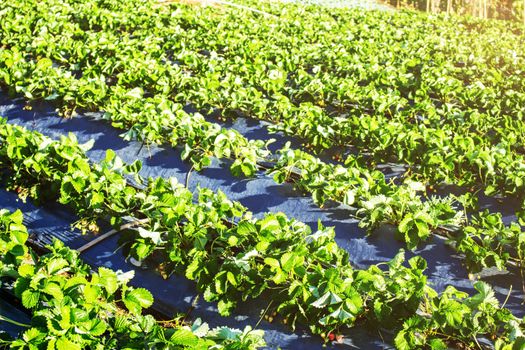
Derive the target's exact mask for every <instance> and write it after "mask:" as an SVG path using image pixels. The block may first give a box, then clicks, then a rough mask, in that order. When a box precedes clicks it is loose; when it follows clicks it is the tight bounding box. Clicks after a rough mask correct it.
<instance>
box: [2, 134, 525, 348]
mask: <svg viewBox="0 0 525 350" xmlns="http://www.w3.org/2000/svg"><path fill="white" fill-rule="evenodd" d="M86 147H88V146H86V145H79V144H78V143H77V142H76V140H75V138H74V137H73V135H70V136H69V137H62V139H61V140H60V141H52V140H50V139H49V138H46V137H44V136H42V135H40V134H38V133H36V132H31V131H27V130H25V129H23V128H20V127H16V126H11V125H7V124H4V125H2V128H0V167H1V168H2V169H3V172H4V174H6V176H4V179H3V182H4V183H5V184H6V185H7V187H8V188H12V189H14V190H16V191H17V192H18V193H19V195H21V196H22V197H27V196H30V197H31V198H33V199H35V200H36V201H46V202H47V201H50V200H57V201H59V202H61V203H63V204H66V205H68V206H69V207H70V208H72V209H73V210H74V211H75V213H77V214H78V215H79V217H80V218H81V220H80V222H79V225H81V226H82V227H84V228H86V229H89V228H90V227H91V228H93V227H95V226H96V223H97V220H98V219H101V218H104V219H109V220H110V221H111V222H112V223H113V224H119V223H120V222H122V220H123V218H124V217H125V216H131V217H134V218H135V219H136V220H141V222H142V223H143V226H142V227H140V228H138V229H137V230H136V231H134V232H132V233H130V234H128V235H126V237H125V239H126V240H127V242H128V248H129V254H130V255H131V256H133V257H134V258H135V259H137V260H139V261H143V260H145V259H148V261H153V262H156V263H157V265H158V268H159V270H160V271H162V273H163V274H164V275H169V274H170V273H179V274H184V275H185V276H186V277H187V278H189V279H191V280H194V281H196V283H197V286H198V288H199V290H200V291H202V293H203V294H204V297H205V299H206V300H208V301H217V302H218V307H219V311H220V313H221V314H223V315H229V314H230V313H231V312H232V311H233V310H234V308H235V306H236V304H237V303H238V302H239V301H241V300H242V301H245V300H248V299H253V298H258V297H262V296H264V297H265V299H266V300H271V302H270V304H269V305H268V312H269V313H271V314H273V313H276V314H278V315H279V316H280V319H281V320H282V321H283V322H286V323H288V324H290V325H291V326H292V327H295V325H296V324H298V325H299V324H302V325H306V326H308V327H309V328H310V329H311V330H312V332H313V333H315V334H321V335H325V336H326V335H327V334H340V332H343V331H344V330H345V329H346V328H349V327H352V326H355V325H356V324H365V325H367V326H370V327H381V328H387V329H394V330H396V331H397V332H398V333H397V335H396V340H395V342H396V346H397V347H398V348H400V349H414V348H421V347H428V348H430V347H432V348H434V349H445V348H446V347H447V346H448V345H453V346H464V347H467V348H470V347H475V346H476V343H477V342H478V341H481V339H485V338H487V339H486V341H489V342H490V343H492V344H493V345H494V346H497V348H498V349H512V347H513V346H515V347H519V346H521V345H520V344H522V343H521V342H522V341H523V340H522V338H521V334H522V329H523V326H524V325H523V320H520V319H518V318H516V317H514V316H512V314H511V313H510V311H509V310H507V309H505V308H504V307H501V306H500V305H499V303H498V301H497V300H496V299H495V297H494V292H493V291H492V289H491V288H490V287H489V286H488V285H487V284H486V283H484V282H476V283H475V285H474V286H475V288H476V290H477V292H476V294H475V295H474V296H468V295H467V294H465V293H462V292H459V291H457V290H455V289H454V288H453V287H448V288H447V289H446V291H445V292H443V293H441V294H438V293H436V292H435V291H434V290H433V289H432V288H431V287H430V286H429V285H428V284H427V281H426V276H425V275H424V274H423V271H424V270H425V268H426V262H425V261H424V259H422V258H420V257H414V258H412V259H410V260H409V261H408V266H405V265H404V264H403V263H404V254H403V252H400V253H399V254H398V255H397V256H396V257H395V258H394V259H393V260H392V261H390V262H388V263H386V264H383V265H381V264H380V265H373V266H371V267H369V268H368V269H355V268H353V267H352V266H351V264H350V263H349V256H348V253H347V252H345V251H344V250H342V249H341V248H339V247H338V246H337V244H336V243H335V241H334V232H333V229H331V228H325V227H323V226H322V225H319V228H318V230H317V231H315V232H312V231H311V229H310V228H309V227H308V226H307V225H305V224H304V223H302V222H298V221H296V220H293V219H289V218H287V217H286V216H285V215H284V214H282V213H269V214H266V215H265V216H264V217H263V218H261V219H255V218H253V217H252V214H251V213H250V212H249V211H247V210H246V208H244V207H243V206H242V205H241V204H239V203H236V202H232V201H230V200H229V199H228V198H227V197H226V196H225V195H224V194H223V193H221V192H217V193H213V192H212V191H211V190H208V189H199V190H198V191H197V192H196V193H192V192H190V191H189V190H187V189H186V188H185V187H184V186H182V185H180V184H178V183H177V182H176V180H174V179H156V180H153V179H148V180H144V181H143V185H144V189H137V188H136V187H131V186H129V185H128V184H127V180H126V177H127V176H135V177H137V179H138V180H140V178H139V177H138V174H137V171H138V170H139V169H140V163H138V162H136V163H133V164H130V165H126V164H124V163H123V162H122V161H121V160H120V159H119V158H118V157H116V156H115V154H114V152H113V151H110V150H109V151H107V156H106V159H105V160H103V161H101V162H99V163H97V164H93V165H91V164H90V162H89V160H88V158H87V157H86V156H85V153H84V151H85V148H86ZM460 324H461V325H460ZM478 338H479V339H480V340H478Z"/></svg>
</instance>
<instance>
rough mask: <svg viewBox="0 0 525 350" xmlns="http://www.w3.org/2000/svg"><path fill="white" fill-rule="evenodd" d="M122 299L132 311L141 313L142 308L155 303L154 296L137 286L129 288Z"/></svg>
mask: <svg viewBox="0 0 525 350" xmlns="http://www.w3.org/2000/svg"><path fill="white" fill-rule="evenodd" d="M122 301H123V302H124V305H126V307H127V308H128V310H129V311H130V312H131V313H134V314H141V313H142V308H148V307H150V306H151V305H152V304H153V296H152V295H151V293H150V292H149V291H148V290H146V289H144V288H136V289H132V290H128V291H127V292H126V293H125V295H124V298H123V299H122Z"/></svg>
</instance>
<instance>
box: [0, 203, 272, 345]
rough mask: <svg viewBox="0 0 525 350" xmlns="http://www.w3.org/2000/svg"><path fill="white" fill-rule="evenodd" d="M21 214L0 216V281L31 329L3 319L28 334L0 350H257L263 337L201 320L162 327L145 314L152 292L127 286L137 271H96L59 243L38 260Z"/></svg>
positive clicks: (164, 323) (5, 341) (167, 323)
mask: <svg viewBox="0 0 525 350" xmlns="http://www.w3.org/2000/svg"><path fill="white" fill-rule="evenodd" d="M22 220H23V215H22V213H21V212H20V211H16V212H13V213H11V212H9V211H7V210H4V209H2V210H0V267H1V269H0V271H1V272H0V282H1V285H0V286H1V287H2V288H3V289H6V290H10V291H12V293H13V294H14V296H15V297H16V298H18V299H19V300H20V301H21V303H22V305H23V306H24V307H25V308H26V309H27V310H29V312H30V316H31V323H30V324H27V325H25V324H21V323H19V322H16V321H14V320H11V319H8V318H6V317H4V316H2V315H0V320H1V322H11V323H14V324H16V325H18V326H21V327H24V328H27V329H26V330H24V331H23V332H21V334H20V336H19V337H18V338H16V339H12V338H10V337H9V336H3V337H2V340H1V341H0V347H2V348H10V349H57V350H77V349H78V350H80V349H108V348H111V349H158V348H166V349H167V348H169V349H256V348H259V347H262V346H264V345H265V343H264V341H263V339H262V335H263V333H262V332H261V331H254V330H251V328H249V327H247V328H246V329H245V330H244V331H239V330H235V329H230V328H227V327H221V328H216V329H213V330H212V329H210V328H209V327H208V325H207V324H205V323H202V322H201V321H200V320H197V321H196V322H195V323H194V324H192V325H185V324H183V323H182V322H181V321H180V320H179V319H174V320H172V321H161V322H159V321H157V320H155V318H154V317H153V316H151V315H146V314H143V310H144V309H146V308H148V307H150V306H151V305H152V304H153V297H152V295H151V293H150V292H149V291H148V290H146V289H144V288H134V287H131V286H130V285H128V283H129V282H130V280H131V279H132V278H133V275H134V274H133V271H130V272H126V273H124V272H122V271H116V272H115V271H112V270H110V269H108V268H105V267H100V268H98V269H97V270H96V271H92V270H91V268H90V267H89V266H88V265H86V264H85V263H84V262H82V260H81V259H80V258H79V254H78V253H77V252H76V251H74V250H71V249H69V248H67V247H66V246H64V244H63V243H62V242H60V241H58V240H55V241H54V242H53V244H52V245H50V246H48V247H47V249H49V252H48V253H46V254H44V255H42V256H38V255H37V254H35V253H34V252H33V251H32V250H31V248H30V246H29V245H28V232H27V229H26V227H25V226H24V225H23V223H22Z"/></svg>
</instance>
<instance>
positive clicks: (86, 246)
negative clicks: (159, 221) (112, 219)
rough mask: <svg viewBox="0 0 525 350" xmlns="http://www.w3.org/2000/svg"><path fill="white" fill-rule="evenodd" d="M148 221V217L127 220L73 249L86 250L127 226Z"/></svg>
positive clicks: (80, 251) (81, 251)
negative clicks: (127, 221) (125, 222)
mask: <svg viewBox="0 0 525 350" xmlns="http://www.w3.org/2000/svg"><path fill="white" fill-rule="evenodd" d="M148 221H149V218H146V219H141V220H135V221H132V222H129V223H127V224H124V225H122V226H120V227H119V228H118V229H112V230H110V231H108V232H106V233H104V234H103V235H100V236H97V238H95V239H93V240H91V241H89V242H88V243H86V244H84V245H83V246H82V247H80V248H77V249H75V250H77V251H78V252H79V253H83V252H85V251H86V250H88V249H90V248H91V247H93V246H95V245H97V244H99V243H100V242H102V241H104V240H106V239H108V238H109V237H112V236H114V235H115V234H117V233H119V232H121V231H124V230H127V229H128V228H132V227H135V226H138V225H142V224H145V223H147V222H148Z"/></svg>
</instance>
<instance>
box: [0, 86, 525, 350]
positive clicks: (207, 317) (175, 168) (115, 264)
mask: <svg viewBox="0 0 525 350" xmlns="http://www.w3.org/2000/svg"><path fill="white" fill-rule="evenodd" d="M23 106H24V101H23V100H18V99H17V100H12V99H9V98H8V97H7V96H6V95H5V94H3V95H2V94H0V116H3V117H7V118H8V122H9V123H13V124H17V125H21V126H24V127H26V128H28V129H32V130H36V131H39V132H41V133H42V134H45V135H47V136H50V137H52V138H55V139H58V138H59V137H60V135H66V134H67V133H69V132H72V133H74V134H75V135H76V136H77V138H78V140H79V142H87V141H89V140H90V139H94V141H95V143H94V146H93V148H92V149H91V150H90V151H88V156H89V157H90V158H91V159H92V160H93V161H95V162H97V161H99V160H101V159H102V158H103V157H105V151H106V149H108V148H111V149H113V150H114V151H115V152H116V153H117V154H118V155H119V156H120V157H121V158H122V159H123V160H124V161H126V162H132V161H134V160H136V159H141V160H142V162H143V168H142V171H141V175H142V176H144V177H175V178H177V179H178V180H179V182H181V183H184V182H185V180H186V174H187V172H188V170H189V169H190V166H189V165H188V164H186V163H183V162H182V161H181V160H180V150H177V149H173V148H171V147H159V146H144V147H142V145H141V143H139V142H134V141H131V142H127V141H124V140H123V139H122V138H121V137H120V136H119V134H121V133H122V131H121V130H117V129H114V128H112V127H111V126H110V124H109V123H107V122H106V121H102V120H99V119H98V118H97V115H96V114H82V115H79V116H76V117H74V118H73V119H69V120H65V119H62V118H61V117H59V116H58V115H57V114H56V112H55V111H54V108H52V107H51V106H50V105H47V104H40V105H36V106H35V105H33V108H32V110H30V111H29V110H24V109H23ZM229 126H230V127H232V128H235V129H237V130H239V131H240V132H241V133H243V134H245V135H246V136H248V137H252V138H260V137H262V138H264V137H267V133H266V130H265V128H264V127H263V126H261V125H260V123H256V122H251V121H246V120H243V119H240V120H238V121H237V122H235V123H234V124H232V125H229ZM271 137H277V138H278V139H279V140H278V141H279V142H280V143H282V142H283V141H284V140H285V138H283V137H280V136H276V135H271ZM189 185H190V186H189V187H190V188H195V187H196V186H201V187H208V188H211V189H214V190H217V189H220V190H222V191H223V192H225V193H226V194H227V195H228V197H229V198H230V199H232V200H237V201H240V202H241V203H242V204H243V205H245V206H246V207H248V208H249V210H251V211H252V212H253V213H254V214H255V215H256V216H260V215H262V214H263V213H265V212H269V211H272V212H279V211H280V212H284V213H285V214H287V215H288V216H289V217H293V218H296V219H298V220H301V221H303V222H306V223H307V224H309V225H310V226H312V228H313V229H315V228H316V227H317V223H318V221H319V220H320V221H321V222H322V223H323V224H324V225H325V226H334V227H335V231H336V240H337V243H338V244H339V245H340V246H341V247H342V248H344V249H346V250H347V251H348V252H349V253H350V257H351V261H352V263H353V264H354V265H355V266H356V267H367V266H369V265H371V264H375V263H379V262H384V261H387V260H389V259H391V258H393V257H394V256H395V254H396V253H397V252H398V251H399V249H401V248H402V247H403V245H402V244H401V243H400V242H398V241H396V240H395V239H394V237H393V234H392V233H391V232H387V231H383V232H377V233H374V234H373V235H372V236H369V237H366V235H365V232H364V231H363V230H362V229H360V228H359V227H358V222H357V221H356V220H355V219H352V218H351V217H350V213H351V211H350V208H348V207H344V206H342V205H332V206H327V207H325V208H323V209H320V208H319V207H318V206H316V205H315V204H314V203H313V202H312V200H311V199H310V198H309V197H307V196H304V195H303V194H301V193H299V192H297V191H296V190H294V188H293V186H291V185H289V184H284V185H278V184H276V183H275V182H274V181H273V179H272V178H271V177H268V176H266V175H264V174H260V175H259V176H258V177H257V178H254V179H241V178H236V177H233V176H232V175H231V174H230V172H229V169H228V164H222V163H219V162H218V161H214V162H213V164H212V166H210V167H209V168H207V169H205V170H204V171H202V172H201V173H197V172H195V171H193V172H192V173H191V175H190V177H189ZM485 205H486V206H487V207H491V208H493V209H494V208H495V207H496V206H497V205H499V204H498V203H496V202H495V201H491V200H488V199H487V200H486V203H485ZM0 208H8V209H16V208H21V209H22V210H23V211H24V213H25V214H26V216H27V224H28V226H29V229H30V230H31V232H33V233H34V234H35V236H36V238H37V239H40V240H41V241H42V242H45V241H48V240H49V237H50V236H56V237H58V238H60V239H62V240H64V241H66V243H67V244H68V245H69V246H71V247H73V248H78V247H79V246H81V245H83V244H84V243H85V242H87V240H89V239H90V237H81V236H80V235H79V234H78V233H77V232H71V230H70V224H71V223H73V222H74V221H75V220H76V219H75V217H74V216H72V215H71V213H69V212H68V211H67V209H65V208H62V207H60V206H57V205H54V204H49V205H45V208H42V207H36V206H34V205H32V204H31V203H26V204H24V203H22V202H21V201H19V200H16V196H15V195H14V194H11V193H8V192H5V191H4V190H2V191H0ZM495 209H497V210H500V211H502V212H503V214H504V216H506V218H507V220H510V219H512V216H511V213H512V208H506V207H502V206H500V207H497V208H495ZM117 239H118V237H113V238H111V239H109V240H106V241H103V242H102V243H100V244H97V245H96V246H94V247H92V248H91V249H89V250H87V251H86V252H85V253H84V254H83V257H84V259H85V261H86V262H87V263H89V264H91V265H94V266H98V265H104V266H107V267H110V268H113V269H122V270H124V271H127V270H131V269H134V270H135V271H136V278H135V279H134V280H133V283H134V284H135V285H140V286H144V287H146V288H148V289H150V290H151V292H152V293H153V295H154V296H155V299H156V304H155V307H156V308H157V309H159V310H160V311H162V312H163V313H165V314H167V315H170V314H171V315H173V314H174V313H175V312H182V313H186V312H187V311H188V310H190V309H191V305H192V303H193V302H194V299H195V296H196V295H197V292H196V290H195V286H194V284H193V283H191V282H190V281H188V280H186V279H185V278H184V277H179V276H172V277H171V278H170V279H169V280H167V281H166V280H163V279H162V278H161V277H160V276H158V275H157V274H156V273H154V272H152V271H149V270H144V269H142V268H138V267H136V266H133V265H132V264H130V263H128V262H126V261H125V258H124V256H123V255H122V253H121V252H120V251H119V250H117V248H118V246H117ZM115 251H117V253H115ZM414 254H417V255H420V256H422V257H423V258H425V259H426V260H427V262H428V266H429V268H428V270H427V275H428V277H429V282H430V283H431V284H432V287H433V288H435V289H436V290H438V291H441V290H443V289H444V288H445V287H446V286H447V285H453V286H455V287H456V288H458V289H461V290H465V291H467V292H469V291H470V292H472V291H473V289H472V282H471V281H469V280H468V276H467V273H466V270H465V269H464V267H463V266H462V265H461V257H458V256H456V255H455V254H454V251H453V250H452V249H450V248H449V247H447V245H446V244H445V242H444V240H442V239H440V238H435V239H433V240H432V241H431V242H429V243H428V244H426V245H425V246H424V247H423V248H422V249H420V250H417V251H415V252H407V257H410V256H412V255H414ZM486 280H487V281H488V282H489V283H491V284H492V285H493V286H494V287H495V291H496V295H497V297H498V299H500V301H503V300H505V298H506V297H507V294H508V293H509V285H510V284H513V290H512V292H511V295H510V298H509V300H508V301H507V304H506V306H507V307H508V308H510V309H511V310H512V311H513V312H515V314H516V315H518V316H523V315H524V314H525V310H524V309H523V306H522V305H520V303H521V301H522V300H523V295H522V292H521V288H520V287H521V281H520V280H519V277H518V276H516V275H513V274H503V273H502V272H493V274H492V275H490V274H488V275H487V276H486ZM268 302H269V300H265V298H259V299H258V300H257V301H250V302H247V303H244V304H241V305H240V307H239V308H238V309H237V310H236V313H235V316H233V317H229V318H224V317H221V316H219V315H218V313H217V310H216V305H215V304H210V303H206V302H204V301H203V300H202V298H200V300H199V301H197V302H196V307H195V308H194V309H193V310H192V311H191V317H192V318H196V317H200V318H202V319H203V320H204V321H205V322H208V323H209V324H210V325H212V326H218V325H228V326H231V327H236V328H243V327H244V326H245V325H252V326H253V325H255V324H256V323H257V321H258V320H259V318H260V313H261V311H262V310H264V309H265V308H266V306H267V305H268ZM258 328H260V329H263V330H265V331H266V340H267V343H268V347H269V348H271V349H276V348H278V347H281V348H283V349H295V348H299V347H300V348H303V349H319V348H320V347H321V340H320V338H318V337H311V336H309V335H308V332H307V331H306V330H296V331H295V332H292V331H291V330H290V329H288V328H287V327H286V326H282V325H280V323H279V322H274V323H268V322H266V321H264V320H263V321H262V322H261V323H260V324H259V327H258ZM382 337H383V338H384V339H386V340H387V342H388V339H389V336H388V335H386V334H382ZM345 338H346V339H345V344H343V345H336V346H335V347H337V348H349V349H350V348H353V347H358V348H362V349H381V348H385V347H387V346H386V345H385V344H384V343H383V341H382V340H381V336H380V335H379V334H378V332H368V331H366V330H364V329H360V328H354V329H352V330H351V331H349V332H348V334H345Z"/></svg>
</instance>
